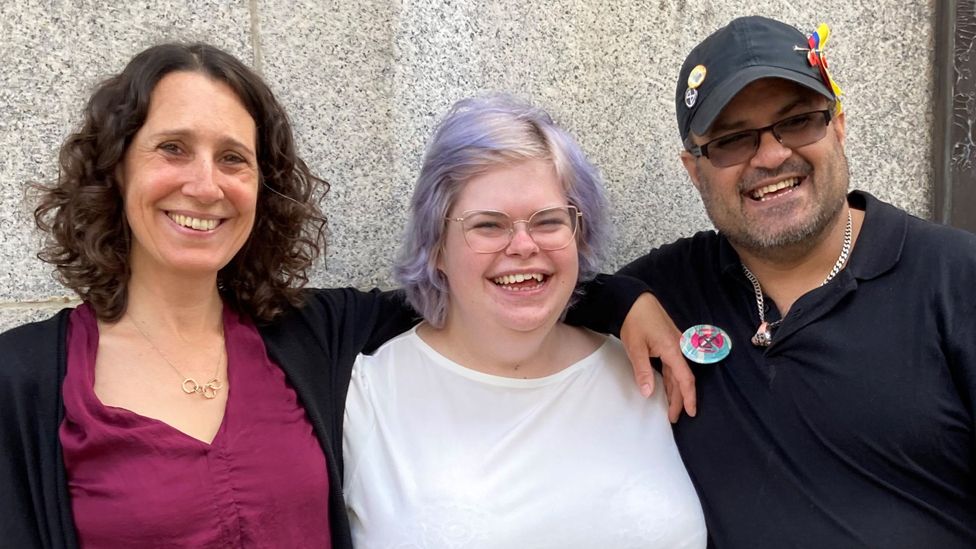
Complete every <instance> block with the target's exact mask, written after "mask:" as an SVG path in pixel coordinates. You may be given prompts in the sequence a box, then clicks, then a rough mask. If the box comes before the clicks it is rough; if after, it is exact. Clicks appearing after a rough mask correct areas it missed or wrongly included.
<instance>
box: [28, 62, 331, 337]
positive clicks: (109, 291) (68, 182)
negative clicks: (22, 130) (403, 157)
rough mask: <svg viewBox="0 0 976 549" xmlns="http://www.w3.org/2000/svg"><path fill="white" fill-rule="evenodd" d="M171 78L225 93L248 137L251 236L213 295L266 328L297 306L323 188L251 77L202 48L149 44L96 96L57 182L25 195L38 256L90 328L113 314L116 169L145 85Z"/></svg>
mask: <svg viewBox="0 0 976 549" xmlns="http://www.w3.org/2000/svg"><path fill="white" fill-rule="evenodd" d="M178 71H186V72H197V73H201V74H204V75H206V76H208V77H210V78H213V79H214V80H216V81H219V82H221V83H223V84H226V85H227V86H228V87H230V89H231V90H233V92H234V93H235V94H236V95H237V97H238V98H239V99H240V101H241V102H242V103H243V105H244V107H245V108H246V109H247V112H248V113H249V114H250V115H251V117H252V118H253V119H254V123H255V125H256V127H257V151H256V152H257V164H258V170H259V177H260V188H259V191H258V199H257V208H256V216H255V222H254V227H253V229H252V230H251V234H250V235H249V237H248V239H247V241H246V242H245V243H244V245H243V247H242V248H241V250H240V251H238V253H237V255H235V256H234V258H233V259H232V260H231V261H230V263H228V264H227V265H226V266H225V267H224V268H223V269H221V271H220V273H219V274H218V287H219V288H220V293H221V296H222V298H223V299H224V301H225V302H227V303H228V304H229V305H230V306H232V307H233V308H235V309H236V310H238V311H240V312H242V313H245V314H247V315H249V316H250V317H251V318H253V319H254V320H256V321H267V320H271V319H273V318H274V317H276V316H277V315H278V314H280V313H281V312H282V311H283V310H284V308H285V307H287V306H288V305H289V304H291V305H296V304H298V303H299V301H300V295H301V293H300V288H301V286H303V285H304V284H306V283H307V282H308V269H309V268H310V267H311V265H312V263H313V262H314V261H315V259H316V258H317V257H318V255H319V254H320V253H323V252H324V250H325V221H326V220H325V216H324V215H323V213H322V211H321V210H320V208H319V207H318V205H317V200H318V199H320V198H321V196H322V195H324V194H325V193H326V192H327V191H328V184H327V183H326V182H325V181H324V180H322V179H320V178H318V177H316V176H315V175H314V174H313V173H312V172H311V171H310V170H309V168H308V166H307V165H306V164H305V162H304V161H302V159H301V158H299V157H298V155H297V153H296V151H295V140H294V137H293V135H292V129H291V124H290V123H289V121H288V116H287V115H286V114H285V111H284V109H283V108H282V106H281V105H280V104H279V103H278V101H277V100H276V99H275V97H274V95H273V94H272V93H271V90H270V89H269V88H268V86H267V85H266V84H265V83H264V82H263V81H262V79H261V77H260V76H258V75H257V74H256V73H255V72H254V71H252V70H251V69H249V68H248V67H247V66H245V65H244V64H243V63H242V62H241V61H239V60H238V59H236V58H235V57H234V56H232V55H231V54H229V53H227V52H225V51H222V50H220V49H218V48H216V47H214V46H211V45H208V44H201V43H195V44H177V43H171V44H161V45H157V46H153V47H151V48H149V49H147V50H145V51H143V52H141V53H139V54H138V55H136V56H135V57H134V58H132V60H131V61H129V63H128V65H126V67H125V69H124V70H123V71H122V72H121V73H120V74H118V75H116V76H113V77H111V78H108V79H106V80H105V81H103V82H101V83H100V84H99V85H98V86H96V88H95V91H94V93H93V94H92V96H91V98H90V99H89V101H88V104H87V106H86V107H85V110H84V119H83V121H82V124H81V127H80V128H79V129H78V130H77V131H75V132H74V133H72V134H71V135H69V136H68V138H67V139H66V140H65V142H64V144H63V145H62V147H61V151H60V156H59V164H60V170H59V175H58V179H57V181H56V182H55V183H54V184H53V185H50V186H44V185H35V186H34V188H35V189H36V190H38V191H39V193H40V202H39V205H38V206H37V208H36V209H35V210H34V219H35V221H36V223H37V226H38V227H39V228H40V229H41V230H42V231H45V232H46V233H47V238H46V241H45V244H44V247H43V248H42V249H41V251H40V253H38V257H39V258H40V259H41V260H42V261H45V262H48V263H51V264H53V265H54V266H55V267H56V269H57V275H56V277H57V278H58V280H59V281H61V282H62V283H63V284H64V285H65V286H67V287H69V288H71V289H72V290H74V291H75V292H76V293H77V294H78V296H79V297H81V298H82V299H83V300H85V301H88V302H89V303H91V304H92V306H93V307H94V309H95V312H96V314H97V315H98V317H99V318H101V319H103V320H107V321H113V320H118V319H119V318H120V317H121V316H122V314H123V313H124V312H125V309H126V303H127V294H126V286H127V284H128V281H129V276H130V270H129V251H130V245H131V234H130V231H129V226H128V223H127V222H126V219H125V214H124V207H123V200H122V189H121V187H120V184H119V181H118V179H117V177H116V171H117V168H118V166H119V165H120V164H121V162H122V161H123V158H124V156H125V152H126V149H127V148H128V147H129V145H130V143H131V141H132V138H133V136H134V135H135V134H136V132H138V131H139V128H140V127H142V125H143V124H144V123H145V120H146V115H147V113H148V111H149V102H150V98H151V95H152V92H153V90H154V89H155V87H156V85H157V84H158V83H159V81H160V80H161V79H162V78H163V77H164V76H166V75H167V74H169V73H172V72H178Z"/></svg>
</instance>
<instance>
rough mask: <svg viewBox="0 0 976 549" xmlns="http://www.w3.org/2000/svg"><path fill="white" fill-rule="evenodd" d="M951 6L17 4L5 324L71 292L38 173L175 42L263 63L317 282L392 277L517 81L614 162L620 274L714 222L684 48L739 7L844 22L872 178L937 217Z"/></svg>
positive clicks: (709, 0)
mask: <svg viewBox="0 0 976 549" xmlns="http://www.w3.org/2000/svg"><path fill="white" fill-rule="evenodd" d="M933 10H934V0H908V1H906V0H871V1H867V0H822V1H818V2H796V1H792V0H791V1H786V0H782V1H770V2H758V3H757V2H745V1H733V0H726V1H717V0H697V1H695V2H687V1H685V0H677V1H649V0H648V1H628V0H621V1H611V2H606V1H603V0H550V1H545V2H543V1H536V2H525V1H521V0H519V1H515V0H495V1H478V0H467V1H466V0H450V1H448V0H442V1H437V0H427V1H422V2H417V1H414V0H401V1H400V2H396V1H380V0H360V1H357V2H349V1H324V2H316V1H311V0H305V1H299V2H289V1H283V0H282V1H269V2H265V1H260V0H251V1H250V2H247V1H240V2H231V1H221V0H210V1H205V0H191V1H188V2H177V1H173V0H156V1H154V2H151V3H149V2H140V3H138V4H136V3H129V5H121V3H117V2H114V1H96V0H85V1H75V2H70V1H54V0H50V1H46V2H41V1H38V0H31V1H23V0H15V1H10V0H5V1H4V2H2V3H0V59H2V60H3V62H2V63H0V150H2V151H3V154H2V155H0V223H2V230H0V264H2V265H3V268H2V269H0V329H4V328H6V327H9V326H12V325H14V324H17V323H20V322H24V321H26V320H29V319H36V318H41V317H44V316H46V315H48V314H50V312H51V311H53V310H56V309H57V308H60V307H62V306H64V301H65V299H64V298H65V296H68V294H69V292H68V291H67V290H65V289H64V288H62V287H61V286H60V285H59V284H58V283H57V282H55V281H54V280H53V279H52V277H51V270H50V269H49V268H48V267H47V266H46V265H44V264H43V263H41V262H40V261H39V260H37V259H36V258H35V253H36V250H37V248H38V242H39V236H38V234H37V233H36V232H35V231H34V230H33V229H32V225H33V221H32V218H31V216H30V211H31V209H32V207H31V206H30V205H29V204H28V203H27V202H26V201H25V198H24V189H25V187H26V185H27V182H30V181H42V182H48V181H50V180H51V179H52V178H53V177H55V176H56V174H57V167H56V162H55V161H56V154H57V150H58V147H59V145H60V143H61V141H62V140H63V139H64V138H65V136H66V135H67V134H68V132H69V131H70V129H71V128H73V127H74V126H75V125H76V124H77V123H78V121H79V113H80V111H81V108H82V106H83V103H84V101H85V100H86V98H87V96H88V93H89V91H90V90H91V88H92V86H93V85H94V84H95V83H96V82H98V81H99V80H101V79H102V78H105V77H107V76H109V75H111V74H113V73H116V72H118V71H120V70H121V69H122V67H123V66H124V64H125V62H126V61H127V60H128V59H129V58H130V57H131V56H132V55H134V54H135V53H137V52H138V51H140V50H142V49H144V48H145V47H147V46H149V45H151V44H153V43H156V42H159V41H164V40H204V41H208V42H211V43H214V44H216V45H218V46H220V47H223V48H225V49H227V50H228V51H230V52H232V53H234V54H236V55H238V56H239V57H240V58H241V59H243V60H244V61H245V62H247V63H248V64H250V65H252V66H254V67H255V68H257V69H258V70H259V71H260V72H261V73H262V74H263V75H264V76H265V78H266V79H267V80H268V82H269V83H270V85H271V87H272V89H274V90H275V93H276V94H277V95H278V96H279V98H280V99H281V100H282V102H283V103H284V104H285V106H286V108H287V109H288V112H289V113H290V115H291V117H292V119H293V121H294V125H295V128H296V133H297V135H298V139H299V142H300V147H301V151H302V154H303V156H304V157H305V159H306V160H307V161H308V162H309V164H310V165H311V166H312V167H313V169H314V170H315V171H316V172H318V173H319V174H320V175H322V176H323V177H325V179H327V180H328V181H329V182H330V183H331V185H332V190H331V191H330V193H329V194H328V196H327V197H326V200H325V208H326V211H327V214H328V216H329V223H330V225H329V227H330V236H329V248H328V255H327V257H326V260H325V261H324V262H323V263H321V264H320V265H319V268H318V269H317V271H316V274H315V276H314V278H313V283H314V284H316V285H328V286H333V285H354V286H360V287H369V286H374V285H381V286H389V285H390V275H389V270H390V269H389V268H390V263H391V260H392V257H393V254H394V252H395V250H396V247H397V243H398V241H399V235H400V230H401V227H402V226H403V222H404V220H405V216H406V211H405V204H406V203H407V199H408V197H409V194H410V190H411V188H412V186H413V181H414V178H415V177H416V173H417V170H418V168H419V163H420V158H421V155H422V153H423V147H424V143H425V141H426V139H427V137H428V136H429V134H430V132H431V130H432V128H433V126H434V124H435V123H436V121H437V119H438V117H439V116H441V115H442V114H443V113H444V111H445V110H446V109H447V108H448V107H449V106H450V105H451V104H452V103H453V102H454V101H456V100H457V99H460V98H462V97H465V96H468V95H471V94H475V93H478V92H482V91H486V90H507V91H511V92H514V93H516V94H519V95H522V96H524V97H527V98H529V99H531V100H533V101H534V102H536V103H538V104H540V105H542V106H544V107H546V108H547V109H548V110H549V111H550V112H551V113H552V114H553V115H554V116H555V118H556V119H557V120H558V121H560V122H561V123H562V124H563V125H564V126H565V127H567V128H568V129H569V130H571V131H572V132H573V133H574V134H575V135H576V136H577V137H578V139H579V140H580V142H581V143H582V144H583V147H584V149H585V150H586V151H587V152H588V154H589V155H590V158H591V159H592V160H593V161H594V162H595V163H596V164H597V165H598V166H600V167H601V169H602V171H603V174H604V177H605V179H606V184H607V188H608V191H609V194H610V197H611V200H612V205H613V220H614V223H615V225H616V231H617V236H616V240H615V245H614V248H613V250H612V260H611V263H610V264H608V265H606V269H607V270H612V269H615V268H616V267H618V266H620V265H623V264H624V263H626V262H627V261H628V260H630V259H632V258H634V257H636V256H638V255H640V254H641V253H643V252H645V251H646V250H648V249H649V248H651V247H653V246H656V245H659V244H662V243H664V242H668V241H670V240H673V239H674V238H676V237H678V236H681V235H687V234H690V233H692V232H694V231H697V230H701V229H704V228H708V227H709V223H708V221H707V218H706V217H705V214H704V209H703V208H702V206H701V203H700V201H699V200H698V198H697V195H696V194H695V192H694V189H693V187H692V186H691V184H690V182H689V180H688V178H687V176H686V175H685V173H684V170H683V169H682V168H681V165H680V162H679V161H678V159H677V155H678V151H679V147H680V143H679V140H678V138H677V131H676V130H675V122H674V105H673V97H674V87H675V78H676V75H677V72H678V68H679V67H680V65H681V62H682V60H683V59H684V55H685V54H686V53H687V52H688V51H689V50H690V49H691V48H692V47H693V46H694V44H695V43H697V42H698V41H699V40H700V39H702V38H704V37H705V36H706V35H707V34H708V33H710V32H711V31H713V30H714V29H716V28H718V27H719V26H722V25H724V24H725V23H727V22H728V21H729V20H730V19H732V18H734V17H737V16H740V15H750V14H758V15H767V16H771V17H775V18H778V19H781V20H783V21H786V22H789V23H792V24H794V25H796V26H798V27H799V28H801V29H803V30H812V29H813V28H814V27H815V26H816V24H817V23H819V22H827V23H828V24H830V26H831V28H832V37H831V40H830V43H829V45H828V53H829V57H830V60H831V67H832V72H833V74H834V77H835V78H836V79H837V80H838V82H839V83H840V85H841V87H842V88H843V89H844V91H845V92H846V95H847V99H846V101H845V105H846V109H847V113H848V114H847V116H848V132H849V137H848V153H849V157H850V160H851V170H852V177H853V182H852V185H853V186H854V187H858V188H862V189H866V190H868V191H870V192H872V193H874V194H876V195H877V196H879V197H881V198H883V199H886V200H889V201H891V202H893V203H895V204H896V205H898V206H901V207H903V208H905V209H907V210H909V211H910V212H912V213H914V214H916V215H919V216H922V217H928V216H929V214H930V211H929V210H930V206H929V200H930V194H931V188H932V181H931V178H932V167H931V160H930V158H931V151H930V149H931V143H932V135H931V134H932V130H931V127H932V112H933V106H932V98H931V90H932V85H933V70H932V56H933V54H932V49H933V43H934V42H933V32H934V29H933V19H934V18H933Z"/></svg>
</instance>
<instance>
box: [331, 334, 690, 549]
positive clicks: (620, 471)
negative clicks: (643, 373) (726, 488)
mask: <svg viewBox="0 0 976 549" xmlns="http://www.w3.org/2000/svg"><path fill="white" fill-rule="evenodd" d="M657 383H658V385H657V387H658V389H657V390H656V391H655V392H654V395H653V396H652V397H651V398H650V399H647V400H645V399H643V398H642V397H641V396H640V393H639V391H638V389H637V387H636V385H635V383H634V380H633V374H632V370H631V368H630V363H629V362H628V361H627V357H626V354H625V352H624V350H623V347H622V345H621V344H620V342H619V341H618V340H616V339H613V338H609V339H607V341H606V342H605V343H604V344H603V345H601V346H600V348H599V349H598V350H596V351H595V352H594V353H592V354H591V355H590V356H587V357H586V358H584V359H583V360H581V361H579V362H577V363H576V364H573V365H572V366H570V367H568V368H566V369H565V370H562V371H561V372H559V373H556V374H554V375H551V376H548V377H544V378H539V379H512V378H507V377H499V376H493V375H489V374H484V373H481V372H477V371H475V370H471V369H468V368H465V367H463V366H461V365H459V364H457V363H455V362H452V361H450V360H448V359H447V358H446V357H444V356H443V355H441V354H439V353H438V352H437V351H435V350H434V349H432V348H431V347H430V346H429V345H427V344H426V343H424V341H423V340H422V339H420V337H418V336H417V333H416V329H414V330H412V331H410V332H408V333H406V334H403V335H401V336H400V337H398V338H396V339H394V340H392V341H390V342H388V343H387V344H386V345H384V346H383V347H381V348H380V349H379V350H378V351H377V352H376V354H375V355H372V356H360V357H359V359H358V360H357V362H356V365H355V367H354V368H353V375H352V383H351V384H350V386H349V396H348V399H347V401H346V417H345V430H344V437H343V439H344V440H343V444H344V456H345V488H344V491H345V498H346V510H347V512H348V513H349V518H350V520H351V523H352V533H353V541H354V544H355V545H356V547H361V548H363V549H386V548H397V549H407V548H431V549H433V548H438V549H440V548H454V547H465V548H469V547H470V548H489V547H492V548H495V547H497V548H519V549H522V548H526V549H527V548H554V549H555V548H558V549H571V548H606V549H624V548H628V547H635V548H636V547H639V548H652V547H660V548H668V549H674V548H683V547H704V546H705V538H706V535H705V522H704V518H703V516H702V511H701V506H700V504H699V502H698V496H697V495H696V494H695V491H694V488H693V487H692V484H691V481H690V480H689V478H688V474H687V472H686V471H685V468H684V465H683V463H682V462H681V458H680V456H679V455H678V451H677V448H676V447H675V444H674V438H673V436H672V434H671V426H670V424H669V423H668V419H667V410H666V405H665V400H664V397H663V396H662V395H663V391H662V390H661V387H662V386H663V384H662V383H661V380H660V378H658V380H657Z"/></svg>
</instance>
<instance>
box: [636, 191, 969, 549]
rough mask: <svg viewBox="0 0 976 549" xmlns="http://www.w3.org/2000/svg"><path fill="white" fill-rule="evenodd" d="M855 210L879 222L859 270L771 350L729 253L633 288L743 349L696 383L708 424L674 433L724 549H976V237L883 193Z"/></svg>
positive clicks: (649, 258) (692, 245)
mask: <svg viewBox="0 0 976 549" xmlns="http://www.w3.org/2000/svg"><path fill="white" fill-rule="evenodd" d="M848 201H849V203H850V204H851V206H852V207H854V208H857V209H862V210H864V211H865V220H864V225H863V227H862V229H861V232H860V235H859V237H858V240H857V243H856V245H855V248H854V250H853V253H852V255H851V257H850V260H849V262H848V264H847V267H846V268H845V269H844V270H843V271H841V272H840V273H839V274H838V275H837V276H836V277H835V278H834V280H833V281H831V282H830V283H829V284H827V285H826V286H822V287H819V288H816V289H814V290H812V291H810V292H808V293H807V294H805V295H803V296H802V297H800V299H798V300H797V301H796V303H795V304H794V305H793V307H792V309H791V310H790V311H789V313H788V315H787V317H786V318H785V320H784V321H783V323H782V325H781V326H780V327H779V328H778V329H777V330H775V331H774V342H773V344H772V346H770V347H768V348H766V349H762V348H758V347H755V346H753V345H752V344H751V342H750V338H751V337H752V335H753V334H754V333H755V331H756V328H757V326H758V324H759V315H758V312H757V310H756V303H755V295H754V293H753V289H752V285H751V284H750V283H749V281H748V280H747V279H746V278H745V276H743V274H742V267H741V264H740V262H739V258H738V256H737V254H736V252H735V250H734V249H733V248H732V247H731V245H729V243H728V241H727V240H726V239H725V238H724V237H722V236H721V235H718V234H716V233H715V232H711V231H709V232H702V233H699V234H697V235H695V236H693V237H691V238H686V239H682V240H679V241H677V242H675V243H673V244H670V245H668V246H664V247H662V248H659V249H656V250H654V251H652V252H650V253H649V254H648V255H646V256H644V257H641V258H640V259H638V260H636V261H634V262H633V263H631V264H630V265H628V266H626V267H624V268H623V269H622V270H621V271H620V272H621V273H623V274H628V275H631V276H635V277H637V278H640V279H642V280H644V281H645V282H646V283H647V284H648V285H650V286H651V288H652V289H653V290H654V292H655V294H656V295H657V296H658V298H659V299H660V300H661V302H662V303H663V304H664V306H665V308H666V309H667V310H668V311H669V312H670V313H671V315H672V316H673V318H674V321H675V323H676V324H677V325H678V328H679V329H680V330H682V331H684V330H685V329H687V328H688V327H690V326H694V325H696V324H712V325H715V326H718V327H720V328H723V329H724V330H726V332H728V334H729V336H730V338H731V341H732V349H731V353H730V354H729V356H728V357H727V358H725V359H724V360H722V361H721V362H718V363H717V364H712V365H698V364H693V365H692V367H693V369H694V372H695V376H696V378H697V384H698V416H697V417H695V418H689V417H683V418H682V419H681V420H680V421H679V423H678V424H677V425H676V426H675V430H674V433H675V438H676V440H677V443H678V446H679V448H680V450H681V454H682V457H683V458H684V461H685V465H686V466H687V467H688V470H689V473H690V474H691V478H692V480H693V481H694V483H695V486H696V487H697V489H698V491H699V495H700V497H701V502H702V506H703V507H704V510H705V518H706V521H707V524H708V529H709V535H710V539H711V544H712V545H713V546H715V547H741V548H760V547H776V548H780V547H817V548H821V547H825V548H826V547H829V548H841V547H885V548H898V547H904V548H919V547H940V548H947V547H966V548H972V547H976V431H974V425H973V422H974V417H976V405H974V401H976V235H972V234H970V233H965V232H962V231H958V230H954V229H950V228H946V227H942V226H939V225H935V224H932V223H929V222H926V221H923V220H920V219H918V218H915V217H912V216H909V215H908V214H906V213H905V212H903V211H901V210H898V209H896V208H894V207H892V206H890V205H888V204H886V203H883V202H881V201H879V200H877V199H876V198H874V197H872V196H871V195H868V194H867V193H863V192H853V193H851V194H850V195H849V197H848ZM766 305H767V313H766V317H767V320H775V319H777V318H780V315H779V312H778V311H776V310H775V305H774V304H773V303H772V300H771V299H768V298H767V299H766Z"/></svg>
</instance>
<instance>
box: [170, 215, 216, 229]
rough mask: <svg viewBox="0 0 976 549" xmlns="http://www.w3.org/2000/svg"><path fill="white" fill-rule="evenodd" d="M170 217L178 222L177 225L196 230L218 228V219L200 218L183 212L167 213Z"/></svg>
mask: <svg viewBox="0 0 976 549" xmlns="http://www.w3.org/2000/svg"><path fill="white" fill-rule="evenodd" d="M167 215H169V218H170V219H172V220H173V221H175V222H176V224H177V225H180V226H183V227H188V228H190V229H193V230H195V231H212V230H214V229H215V228H217V220H216V219H198V218H196V217H190V216H188V215H181V214H172V213H171V214H167Z"/></svg>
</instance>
